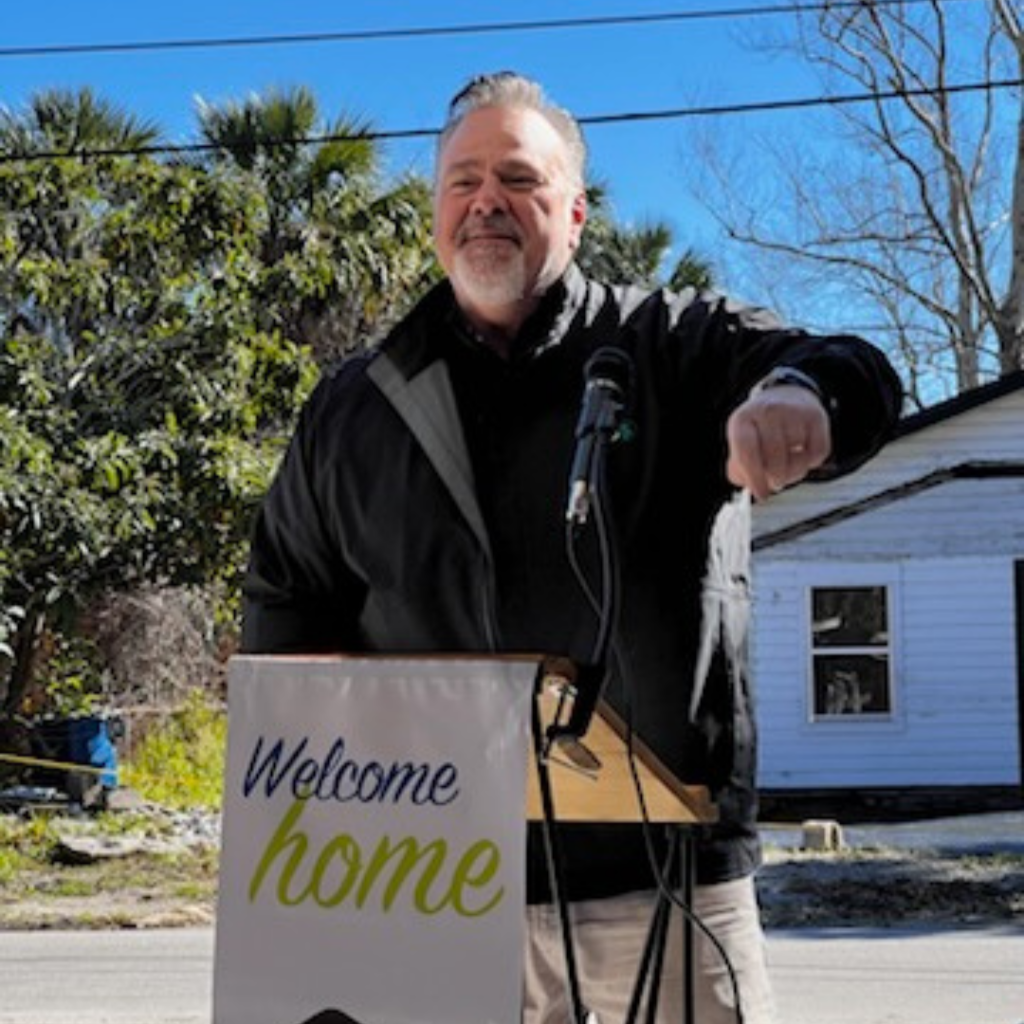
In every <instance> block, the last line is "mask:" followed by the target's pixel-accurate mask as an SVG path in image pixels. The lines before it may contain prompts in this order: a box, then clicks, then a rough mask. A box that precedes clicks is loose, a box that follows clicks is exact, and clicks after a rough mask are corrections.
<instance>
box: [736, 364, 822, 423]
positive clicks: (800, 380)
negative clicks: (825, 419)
mask: <svg viewBox="0 0 1024 1024" xmlns="http://www.w3.org/2000/svg"><path fill="white" fill-rule="evenodd" d="M781 387H797V388H803V389H804V390H805V391H810V392H811V394H812V395H814V397H815V398H817V399H818V401H819V402H821V405H822V408H823V409H824V410H825V411H826V412H827V413H828V414H829V415H830V416H831V415H832V413H833V412H834V411H835V402H834V401H833V400H832V399H831V398H830V397H829V396H828V395H827V394H826V393H825V389H824V388H823V387H822V386H821V385H820V384H819V383H818V382H817V381H816V380H815V379H814V378H813V377H812V376H811V375H810V374H809V373H805V372H804V371H803V370H798V369H797V368H796V367H795V366H776V367H775V368H774V369H773V370H771V371H770V372H769V373H768V374H767V376H765V377H762V378H761V380H759V381H758V382H757V383H756V384H755V385H754V387H753V389H752V390H751V392H750V394H751V397H753V396H754V395H759V394H761V392H762V391H767V390H769V389H770V388H781Z"/></svg>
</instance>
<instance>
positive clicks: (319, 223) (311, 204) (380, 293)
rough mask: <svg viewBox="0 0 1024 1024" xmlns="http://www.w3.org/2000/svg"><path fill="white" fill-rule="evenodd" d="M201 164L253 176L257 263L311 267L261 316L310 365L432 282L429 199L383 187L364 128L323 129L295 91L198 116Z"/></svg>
mask: <svg viewBox="0 0 1024 1024" xmlns="http://www.w3.org/2000/svg"><path fill="white" fill-rule="evenodd" d="M198 117H199V127H200V132H201V134H202V136H203V138H204V139H205V140H206V141H207V142H209V143H211V144H212V145H213V146H214V147H215V148H214V151H213V155H212V158H211V160H210V163H211V164H212V165H214V166H226V167H229V168H232V169H234V170H236V171H239V172H241V173H243V174H246V175H250V176H252V177H253V178H254V179H255V181H256V182H257V183H258V186H259V188H260V191H261V192H262V195H263V197H264V202H265V204H266V218H267V220H266V223H267V227H266V231H265V233H264V237H263V245H262V261H263V264H264V266H265V267H266V268H275V267H284V266H285V264H286V261H287V259H288V257H289V255H290V254H298V253H301V254H303V256H304V257H306V258H307V259H311V260H313V261H314V262H317V261H319V263H318V265H319V267H320V272H319V274H318V275H317V279H316V280H315V281H308V282H307V284H308V287H304V286H303V283H302V282H296V281H295V280H294V275H291V276H289V278H288V281H287V288H288V292H286V293H281V292H278V293H277V294H276V295H275V296H274V301H273V302H271V301H269V300H270V296H269V295H267V296H265V297H264V298H265V300H266V301H267V308H268V313H270V315H271V316H273V317H276V319H277V323H278V325H279V326H281V327H282V329H284V330H285V332H286V334H288V335H289V336H290V337H292V338H294V339H295V340H298V341H302V342H305V343H307V344H310V345H311V346H312V348H313V350H314V352H315V353H316V355H317V358H318V360H319V361H321V362H326V361H328V360H330V359H332V358H333V357H335V356H336V355H338V354H340V353H342V352H345V351H348V350H349V349H352V348H354V347H357V346H358V345H360V344H365V343H366V341H367V339H369V338H371V337H373V336H374V335H376V334H378V333H379V332H380V331H381V330H382V329H383V328H384V327H385V326H387V325H388V324H389V323H391V322H392V321H393V320H394V319H396V318H397V316H398V315H399V314H400V313H401V312H403V311H404V309H406V308H407V307H408V305H409V304H410V303H411V300H412V299H413V298H414V297H415V295H416V294H417V293H418V292H419V291H420V290H422V288H423V287H424V285H425V284H426V282H427V281H428V280H429V279H430V277H431V276H432V274H433V272H434V268H433V263H432V261H431V259H430V256H429V253H430V236H429V215H430V203H429V189H428V187H427V185H426V183H425V182H423V181H421V180H420V179H417V178H408V179H406V180H404V181H401V182H399V183H398V184H397V185H395V186H391V187H389V186H386V185H385V184H384V183H383V181H382V175H381V171H380V163H381V161H380V151H379V149H378V146H377V143H376V142H375V141H374V140H373V138H372V137H371V136H370V126H369V124H368V123H366V122H364V121H360V120H358V119H356V118H353V117H349V116H345V115H342V116H340V117H338V118H336V119H335V120H333V121H330V122H328V121H326V120H325V119H324V117H323V116H322V114H321V111H320V108H319V104H318V102H317V100H316V97H315V96H314V94H313V93H312V92H311V91H310V90H309V89H306V88H304V87H297V88H292V89H289V90H286V91H280V90H276V89H274V90H270V91H268V92H267V93H265V94H263V95H252V96H249V97H247V98H246V99H245V100H243V101H241V102H238V101H229V102H227V103H224V104H220V105H217V104H210V103H206V102H204V101H202V100H200V102H199V107H198Z"/></svg>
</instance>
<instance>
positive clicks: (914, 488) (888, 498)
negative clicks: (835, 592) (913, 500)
mask: <svg viewBox="0 0 1024 1024" xmlns="http://www.w3.org/2000/svg"><path fill="white" fill-rule="evenodd" d="M1021 388H1024V369H1021V370H1015V371H1014V372H1012V373H1008V374H1005V375H1004V376H1002V377H1000V378H998V379H997V380H994V381H991V382H990V383H988V384H983V385H982V386H981V387H977V388H972V389H971V390H970V391H964V392H962V393H961V394H959V395H956V396H955V397H953V398H950V399H948V400H947V401H945V402H939V403H938V404H936V405H933V406H929V407H928V408H927V409H923V410H922V411H921V412H917V413H914V414H912V415H910V416H905V417H903V418H902V419H901V420H900V422H899V424H898V425H897V427H896V430H895V433H894V436H893V440H897V439H899V438H901V437H906V436H907V435H909V434H914V433H916V432H917V431H919V430H924V429H925V428H926V427H931V426H934V425H935V424H937V423H943V422H945V421H947V420H951V419H953V418H954V417H956V416H959V415H961V414H962V413H965V412H969V411H970V410H972V409H977V408H979V407H980V406H983V405H985V404H987V403H988V402H994V401H995V400H996V399H999V398H1003V397H1004V396H1006V395H1009V394H1012V393H1013V392H1015V391H1018V390H1020V389H1021ZM1022 476H1024V463H1021V462H1019V461H1017V460H1013V459H1011V460H995V461H990V460H984V459H969V460H966V461H963V462H961V463H959V464H953V465H949V466H944V467H941V468H938V469H935V470H932V471H930V472H928V473H926V474H925V475H923V476H921V477H919V478H917V479H912V480H907V481H904V482H902V483H900V484H897V485H896V486H893V487H889V488H886V489H884V490H882V491H879V492H877V493H875V494H871V495H868V496H866V497H863V498H861V499H859V500H857V501H853V502H850V503H849V504H847V505H841V506H839V507H837V508H832V509H828V510H827V511H824V512H821V513H819V514H818V515H814V516H811V517H809V518H807V519H801V520H798V521H796V522H793V523H790V524H789V525H788V526H783V527H780V528H778V529H775V530H772V531H770V532H768V533H764V534H761V535H760V536H759V537H755V538H754V540H753V545H752V546H753V550H754V551H763V550H765V549H766V548H771V547H775V546H776V545H779V544H785V543H787V542H789V541H792V540H796V539H797V538H799V537H803V536H805V535H807V534H809V533H814V532H815V531H816V530H821V529H824V528H825V527H828V526H833V525H835V524H836V523H840V522H843V521H845V520H847V519H852V518H854V517H855V516H859V515H863V514H864V513H865V512H870V511H873V510H874V509H877V508H880V507H882V506H884V505H889V504H892V503H893V502H895V501H901V500H903V499H904V498H908V497H911V496H912V495H915V494H919V493H920V492H921V491H926V490H930V489H932V488H934V487H939V486H941V485H943V484H946V483H949V482H950V481H952V480H962V479H976V480H985V479H993V478H1006V477H1012V478H1020V477H1022Z"/></svg>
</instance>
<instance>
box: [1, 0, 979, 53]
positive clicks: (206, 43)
mask: <svg viewBox="0 0 1024 1024" xmlns="http://www.w3.org/2000/svg"><path fill="white" fill-rule="evenodd" d="M932 2H934V0H825V2H820V3H799V2H797V3H791V4H790V3H776V4H767V5H764V6H758V7H723V8H720V9H718V10H709V9H704V10H696V11H665V12H662V13H660V14H658V13H656V14H617V15H607V16H603V17H590V18H553V19H548V20H539V21H505V22H490V23H480V24H470V25H444V26H420V27H409V28H394V29H365V30H353V31H348V32H308V33H296V34H290V35H264V36H226V37H222V38H211V39H202V38H200V39H151V40H139V41H134V42H123V43H115V42H106V43H69V44H53V45H44V46H6V47H0V59H5V58H6V59H11V58H19V57H67V56H72V55H76V54H79V55H81V54H99V53H112V54H118V53H153V52H156V51H161V50H212V49H224V48H228V47H236V48H240V47H249V46H300V45H308V44H311V43H360V42H370V41H375V40H383V39H422V38H425V37H430V36H464V35H484V34H496V33H502V32H548V31H553V30H558V29H579V28H610V27H614V26H620V25H655V24H664V23H666V22H684V21H712V20H727V19H738V18H757V17H763V16H775V15H780V14H807V13H813V12H816V11H826V10H827V11H839V10H844V9H848V8H863V7H866V6H870V7H874V8H885V7H896V6H899V7H909V6H914V5H917V4H925V3H932ZM942 2H943V3H944V4H947V5H948V4H952V3H966V2H978V0H942Z"/></svg>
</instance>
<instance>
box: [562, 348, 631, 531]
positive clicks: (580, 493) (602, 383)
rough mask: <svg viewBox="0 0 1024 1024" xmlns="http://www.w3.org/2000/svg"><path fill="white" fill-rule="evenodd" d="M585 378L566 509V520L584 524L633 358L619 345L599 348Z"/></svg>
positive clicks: (618, 419)
mask: <svg viewBox="0 0 1024 1024" xmlns="http://www.w3.org/2000/svg"><path fill="white" fill-rule="evenodd" d="M583 379H584V386H583V402H582V404H581V406H580V413H579V418H578V419H577V421H576V434H575V436H576V448H575V451H574V453H573V460H572V469H571V470H570V472H569V498H568V502H567V505H566V510H565V518H566V521H567V522H569V523H571V524H573V525H574V526H582V525H583V524H584V523H586V521H587V518H588V516H589V515H590V505H591V498H592V495H593V492H594V489H595V483H596V479H597V476H598V475H599V473H600V467H599V465H598V461H599V459H600V458H602V457H603V454H604V449H605V448H606V447H607V445H608V444H609V443H610V442H611V441H612V440H613V439H614V437H615V434H616V432H617V431H618V429H619V426H620V423H621V421H622V414H623V411H624V410H625V408H626V404H627V402H628V401H629V397H630V392H631V391H632V384H633V361H632V359H630V357H629V356H628V355H627V354H626V353H625V352H624V351H623V350H622V349H620V348H610V347H607V346H606V347H604V348H599V349H598V350H597V351H596V352H595V353H594V354H593V355H592V356H591V357H590V359H589V360H588V361H587V364H586V366H585V367H584V369H583Z"/></svg>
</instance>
